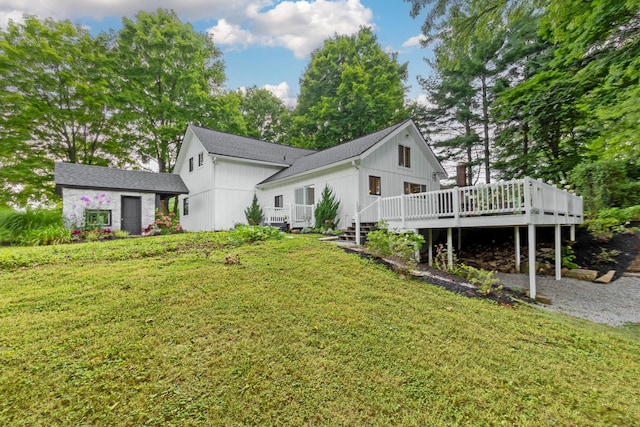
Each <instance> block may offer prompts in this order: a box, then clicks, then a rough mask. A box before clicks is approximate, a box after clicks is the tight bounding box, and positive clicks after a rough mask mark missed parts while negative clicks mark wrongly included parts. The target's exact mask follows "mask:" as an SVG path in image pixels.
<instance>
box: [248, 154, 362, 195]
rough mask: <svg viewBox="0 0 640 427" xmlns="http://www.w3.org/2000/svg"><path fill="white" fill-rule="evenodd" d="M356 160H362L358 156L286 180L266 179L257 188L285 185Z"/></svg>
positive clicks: (300, 173) (291, 176)
mask: <svg viewBox="0 0 640 427" xmlns="http://www.w3.org/2000/svg"><path fill="white" fill-rule="evenodd" d="M354 160H360V156H359V155H358V156H353V157H349V158H348V159H344V160H341V161H339V162H335V163H329V164H328V165H324V166H320V167H319V168H315V169H310V170H307V171H303V172H299V173H297V174H294V175H290V176H287V177H285V178H280V179H275V180H273V181H268V180H269V179H270V178H271V177H269V178H267V179H265V180H264V181H262V182H259V183H258V184H256V187H257V188H266V187H269V186H271V184H284V183H286V182H288V181H293V180H295V179H298V178H301V177H303V176H305V175H310V174H312V173H316V172H322V171H324V170H327V169H331V168H335V167H338V166H342V165H345V164H347V163H352V162H353V161H354ZM274 175H275V174H274ZM272 176H273V175H272Z"/></svg>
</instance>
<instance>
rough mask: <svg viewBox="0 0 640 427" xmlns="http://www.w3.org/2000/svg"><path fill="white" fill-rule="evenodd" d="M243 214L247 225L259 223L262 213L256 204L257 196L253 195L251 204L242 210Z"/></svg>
mask: <svg viewBox="0 0 640 427" xmlns="http://www.w3.org/2000/svg"><path fill="white" fill-rule="evenodd" d="M244 216H245V217H246V218H247V222H248V223H249V225H260V223H262V220H264V213H263V212H262V208H261V207H260V205H259V204H258V196H256V195H255V194H254V195H253V200H252V201H251V205H250V206H249V207H248V208H246V209H245V210H244Z"/></svg>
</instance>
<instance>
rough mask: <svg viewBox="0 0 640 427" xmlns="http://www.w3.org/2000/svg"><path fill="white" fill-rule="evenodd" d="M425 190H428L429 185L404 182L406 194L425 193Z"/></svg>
mask: <svg viewBox="0 0 640 427" xmlns="http://www.w3.org/2000/svg"><path fill="white" fill-rule="evenodd" d="M425 191H427V186H426V185H424V184H414V183H413V182H405V183H404V194H413V193H424V192H425Z"/></svg>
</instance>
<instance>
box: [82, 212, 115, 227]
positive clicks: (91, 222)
mask: <svg viewBox="0 0 640 427" xmlns="http://www.w3.org/2000/svg"><path fill="white" fill-rule="evenodd" d="M84 222H85V225H86V226H88V227H104V226H110V225H111V211H110V210H108V209H86V210H85V211H84Z"/></svg>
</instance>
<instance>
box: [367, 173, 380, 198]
mask: <svg viewBox="0 0 640 427" xmlns="http://www.w3.org/2000/svg"><path fill="white" fill-rule="evenodd" d="M380 194H382V192H381V191H380V177H379V176H373V175H369V195H371V196H379V195H380Z"/></svg>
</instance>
